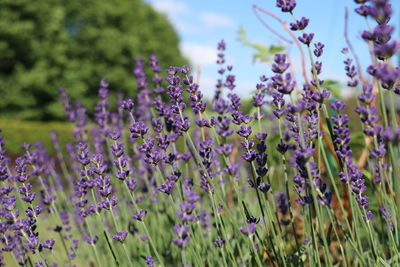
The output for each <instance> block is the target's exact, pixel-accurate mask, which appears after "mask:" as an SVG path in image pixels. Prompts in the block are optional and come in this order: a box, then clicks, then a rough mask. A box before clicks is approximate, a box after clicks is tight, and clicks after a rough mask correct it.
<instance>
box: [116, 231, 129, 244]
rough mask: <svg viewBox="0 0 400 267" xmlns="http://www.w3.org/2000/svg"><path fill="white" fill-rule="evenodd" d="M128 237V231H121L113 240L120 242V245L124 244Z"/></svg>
mask: <svg viewBox="0 0 400 267" xmlns="http://www.w3.org/2000/svg"><path fill="white" fill-rule="evenodd" d="M127 236H128V231H124V230H123V231H120V232H118V233H116V234H114V235H113V239H114V240H116V241H118V242H120V243H124V241H125V239H126V237H127Z"/></svg>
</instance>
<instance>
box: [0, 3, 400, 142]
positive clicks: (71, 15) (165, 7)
mask: <svg viewBox="0 0 400 267" xmlns="http://www.w3.org/2000/svg"><path fill="white" fill-rule="evenodd" d="M392 3H393V9H394V17H393V19H392V24H394V25H396V26H398V25H399V24H400V16H399V9H400V1H392ZM254 4H255V5H258V6H260V7H263V8H265V9H267V10H269V11H272V12H274V13H275V14H277V15H278V16H279V17H281V18H282V19H283V20H285V21H290V20H291V19H292V18H291V17H290V16H289V15H287V16H285V14H281V13H280V12H279V10H278V9H277V8H276V7H275V1H272V0H268V1H267V0H253V1H248V0H235V1H232V0H202V1H198V0H147V1H142V0H129V1H120V0H107V1H105V0H96V1H95V0H85V1H82V0H69V1H61V0H35V1H30V0H0V128H3V131H4V134H5V135H6V138H8V139H9V140H8V143H9V144H10V143H11V144H10V146H11V150H13V149H14V147H18V145H17V144H19V142H20V141H21V140H26V141H30V140H32V141H33V140H37V139H38V137H40V138H42V139H43V138H44V136H47V132H48V131H49V130H53V129H54V130H56V131H58V132H59V133H60V135H61V139H62V138H63V133H65V138H66V139H67V138H68V137H67V135H68V134H69V133H68V132H69V130H68V131H67V129H69V127H71V126H70V125H69V124H66V123H64V122H63V121H64V120H65V119H64V112H63V109H62V105H61V103H60V102H59V99H58V90H59V88H60V87H64V88H65V90H66V91H67V92H68V93H69V94H70V95H71V96H72V98H74V99H78V98H79V99H80V100H81V102H82V103H83V104H84V105H85V106H87V107H88V108H89V111H90V108H93V107H94V103H95V102H96V101H97V90H98V84H99V81H100V80H101V79H102V78H106V79H107V80H108V81H109V82H110V90H111V91H112V92H114V93H111V94H110V95H111V96H115V95H116V92H122V93H124V95H126V96H134V95H135V90H136V89H135V81H134V79H133V76H132V66H133V59H134V58H135V57H144V58H147V57H148V56H149V55H150V54H152V53H154V54H157V55H158V57H159V59H160V63H161V65H162V66H163V67H167V66H170V65H183V64H190V65H191V66H192V67H193V68H194V69H195V74H196V75H198V76H199V81H200V85H201V90H202V91H203V93H204V94H205V95H206V97H209V98H210V97H211V96H212V94H213V91H214V85H215V83H216V78H217V66H216V64H215V60H216V53H217V52H216V44H217V42H218V41H219V40H220V39H224V40H225V41H226V43H227V61H228V63H229V64H232V65H233V66H234V71H233V72H234V73H235V74H236V84H237V87H236V89H235V90H236V92H237V93H238V94H239V95H241V96H243V97H248V96H249V95H250V93H251V92H252V91H253V90H254V88H255V85H256V83H257V82H258V77H259V76H260V75H263V74H266V75H268V74H269V73H270V72H269V68H270V66H269V62H270V60H271V59H272V56H273V52H274V51H279V50H281V49H286V50H287V52H288V53H290V55H291V60H292V65H293V70H294V72H295V73H296V74H299V73H300V63H299V62H300V60H299V59H300V55H299V53H298V51H297V48H296V47H295V46H294V45H287V44H286V43H282V41H280V39H278V38H277V37H276V36H275V35H273V34H272V33H271V32H270V31H268V30H267V29H266V28H265V26H263V24H262V23H261V22H260V20H259V19H258V18H257V17H256V16H255V14H254V12H253V5H254ZM346 6H347V7H348V8H349V14H350V17H349V36H350V38H351V41H352V43H353V46H354V47H355V50H356V51H357V53H358V54H359V57H360V61H361V63H362V65H363V67H364V68H366V66H368V64H369V57H368V56H365V55H368V47H367V45H366V44H365V42H364V41H362V40H361V38H360V35H361V32H362V31H363V30H365V29H366V28H367V25H366V23H365V21H364V20H363V18H362V17H360V16H357V15H355V14H354V12H353V10H354V7H355V4H354V3H353V1H351V0H324V1H316V0H302V1H298V4H297V7H296V9H295V16H297V17H298V18H300V17H301V16H305V17H308V18H310V24H309V28H308V30H309V31H312V32H314V33H315V38H314V40H315V41H319V42H322V43H324V44H325V52H324V55H323V57H322V62H323V65H324V67H323V73H322V78H323V79H325V80H328V81H330V83H329V84H330V86H331V87H332V90H334V91H335V94H337V95H338V96H339V97H347V99H348V101H354V97H353V98H352V96H353V95H354V93H356V92H354V89H349V88H347V87H346V86H345V83H346V79H345V77H346V76H345V72H344V70H343V68H344V66H343V60H344V59H345V58H346V57H347V56H348V55H343V54H342V53H341V51H342V49H343V48H344V47H346V43H345V39H344V10H345V7H346ZM262 19H263V20H264V22H266V23H267V24H268V25H269V26H271V27H273V28H274V29H276V30H277V31H279V32H280V33H282V35H285V33H284V32H283V31H282V29H281V28H280V27H281V26H280V25H279V24H277V23H276V22H275V21H274V20H272V19H271V18H269V17H262ZM396 31H397V32H399V27H397V29H396ZM397 36H398V35H397ZM286 37H287V36H286ZM298 78H299V81H298V82H299V83H301V80H300V76H298ZM7 136H9V137H7ZM6 140H7V139H6ZM46 142H49V141H46ZM15 150H17V148H15Z"/></svg>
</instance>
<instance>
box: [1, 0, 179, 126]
mask: <svg viewBox="0 0 400 267" xmlns="http://www.w3.org/2000/svg"><path fill="white" fill-rule="evenodd" d="M178 45H179V39H178V36H177V34H176V32H175V31H174V29H173V27H172V26H171V24H170V23H169V22H168V20H167V18H166V17H165V16H164V15H162V14H159V13H157V12H156V11H154V10H153V9H152V7H151V6H150V5H149V4H147V3H143V1H142V0H130V1H119V0H107V1H105V0H104V1H103V0H101V1H95V0H84V1H82V0H69V1H62V0H36V1H31V0H0V114H1V116H13V117H18V118H21V119H42V120H50V119H58V118H61V117H62V116H63V112H62V108H61V105H60V104H59V101H58V88H59V87H61V86H64V87H65V89H66V90H67V91H68V92H69V93H70V94H71V96H72V97H75V98H80V99H81V100H82V102H83V103H84V104H86V105H89V106H92V104H93V102H94V101H96V97H95V95H96V94H97V89H98V84H99V81H100V79H101V78H103V77H104V78H106V79H108V80H109V82H110V89H111V90H115V91H121V92H124V93H126V94H128V93H129V94H130V95H132V94H133V93H134V92H135V83H134V80H133V78H132V71H131V70H132V65H133V61H132V60H133V58H134V57H148V56H149V55H150V54H151V53H156V54H157V55H158V56H159V58H160V62H161V64H162V65H163V63H164V64H171V65H172V64H184V63H186V60H185V58H183V56H182V55H181V54H180V51H179V48H178V47H179V46H178ZM164 66H166V65H164Z"/></svg>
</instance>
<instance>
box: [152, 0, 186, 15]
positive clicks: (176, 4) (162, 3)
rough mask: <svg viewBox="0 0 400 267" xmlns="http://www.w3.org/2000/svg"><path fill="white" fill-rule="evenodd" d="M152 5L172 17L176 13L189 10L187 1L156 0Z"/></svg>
mask: <svg viewBox="0 0 400 267" xmlns="http://www.w3.org/2000/svg"><path fill="white" fill-rule="evenodd" d="M151 5H152V6H153V7H154V8H155V9H156V10H157V11H159V12H162V13H164V14H167V15H168V16H170V17H172V16H174V15H176V14H182V13H186V12H188V11H189V7H188V6H187V4H186V3H184V2H182V1H178V0H156V1H153V2H151Z"/></svg>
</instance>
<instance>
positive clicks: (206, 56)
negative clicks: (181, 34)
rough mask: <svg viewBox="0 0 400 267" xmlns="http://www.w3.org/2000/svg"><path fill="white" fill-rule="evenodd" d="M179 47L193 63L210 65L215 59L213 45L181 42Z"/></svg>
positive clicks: (215, 50) (215, 53)
mask: <svg viewBox="0 0 400 267" xmlns="http://www.w3.org/2000/svg"><path fill="white" fill-rule="evenodd" d="M180 48H181V51H182V53H183V54H184V55H185V56H186V57H187V58H188V59H189V60H190V61H191V62H192V63H193V64H194V65H199V66H204V65H211V64H215V62H216V60H217V49H216V48H215V47H214V46H210V45H204V44H199V43H187V42H183V43H181V45H180Z"/></svg>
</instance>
